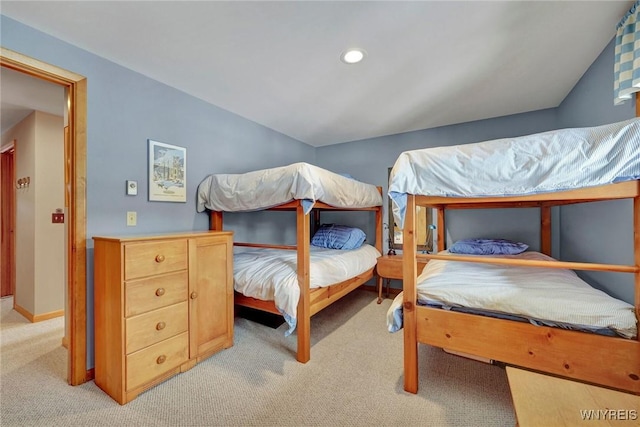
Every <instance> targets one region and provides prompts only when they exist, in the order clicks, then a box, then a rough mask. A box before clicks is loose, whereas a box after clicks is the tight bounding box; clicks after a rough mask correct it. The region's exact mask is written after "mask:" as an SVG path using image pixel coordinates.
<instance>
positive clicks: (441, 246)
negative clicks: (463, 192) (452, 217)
mask: <svg viewBox="0 0 640 427" xmlns="http://www.w3.org/2000/svg"><path fill="white" fill-rule="evenodd" d="M437 210H438V216H437V219H436V221H437V225H436V227H437V230H436V231H437V233H438V250H437V251H436V252H440V251H444V250H445V249H446V241H445V239H446V235H447V233H445V229H444V206H438V207H437Z"/></svg>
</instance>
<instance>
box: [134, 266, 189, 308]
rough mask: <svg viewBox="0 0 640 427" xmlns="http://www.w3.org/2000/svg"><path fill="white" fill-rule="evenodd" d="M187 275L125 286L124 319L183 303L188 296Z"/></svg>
mask: <svg viewBox="0 0 640 427" xmlns="http://www.w3.org/2000/svg"><path fill="white" fill-rule="evenodd" d="M188 288H189V273H188V272H187V271H180V272H178V273H173V274H166V275H162V276H157V277H150V278H148V279H142V280H134V281H131V282H127V283H126V284H125V301H124V315H125V317H130V316H135V315H136V314H141V313H146V312H147V311H151V310H155V309H157V308H161V307H166V306H169V305H172V304H175V303H178V302H180V301H185V300H186V299H187V295H188V292H189V291H188Z"/></svg>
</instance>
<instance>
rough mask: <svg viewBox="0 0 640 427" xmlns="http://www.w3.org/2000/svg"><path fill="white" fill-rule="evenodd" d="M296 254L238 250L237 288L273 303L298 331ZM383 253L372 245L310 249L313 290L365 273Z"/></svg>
mask: <svg viewBox="0 0 640 427" xmlns="http://www.w3.org/2000/svg"><path fill="white" fill-rule="evenodd" d="M297 256H298V255H297V252H296V251H295V250H288V249H271V248H251V247H235V248H234V255H233V277H234V289H235V290H236V292H239V293H241V294H243V295H245V296H248V297H252V298H256V299H260V300H263V301H273V302H274V303H275V306H276V308H277V309H278V311H280V313H281V314H282V316H283V317H284V319H285V320H286V321H287V324H288V326H289V328H288V330H287V331H286V332H285V335H290V334H291V333H292V332H293V331H294V330H295V328H296V324H297V308H298V301H299V300H300V287H299V285H298V275H297ZM379 256H380V252H379V251H378V250H377V249H376V248H375V247H373V246H371V245H369V244H363V245H362V246H360V247H359V248H357V249H352V250H343V249H327V248H321V247H317V246H311V247H310V259H309V270H310V271H309V276H310V287H311V289H315V288H321V287H327V286H331V285H333V284H336V283H340V282H343V281H345V280H348V279H351V278H353V277H355V276H357V275H358V274H362V273H364V272H366V271H367V270H369V269H371V268H373V267H374V266H375V265H376V262H377V259H378V257H379Z"/></svg>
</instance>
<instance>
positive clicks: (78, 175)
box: [0, 47, 92, 385]
mask: <svg viewBox="0 0 640 427" xmlns="http://www.w3.org/2000/svg"><path fill="white" fill-rule="evenodd" d="M0 66H2V67H7V68H10V69H13V70H15V71H19V72H22V73H26V74H28V75H30V76H33V77H36V78H39V79H44V80H47V81H49V82H52V83H56V84H59V85H61V86H63V87H64V88H65V89H66V94H67V113H68V127H69V129H68V150H65V167H66V168H68V173H69V176H68V182H67V183H66V184H65V185H66V187H67V188H66V189H65V191H68V194H69V200H68V205H67V206H66V210H67V218H68V224H69V225H68V227H67V236H66V251H67V259H68V262H67V302H66V310H65V316H67V317H68V319H67V320H66V325H67V326H66V327H65V340H66V343H67V346H68V348H67V350H68V370H67V373H68V377H67V381H68V382H69V384H71V385H79V384H82V383H84V382H86V381H88V380H90V379H92V373H91V371H88V370H87V325H86V317H87V316H86V284H87V275H86V222H87V218H86V150H87V138H86V129H87V80H86V78H84V77H83V76H81V75H78V74H75V73H73V72H70V71H67V70H64V69H62V68H58V67H56V66H53V65H50V64H47V63H45V62H41V61H38V60H36V59H33V58H30V57H28V56H25V55H22V54H20V53H17V52H14V51H11V50H9V49H5V48H3V47H0Z"/></svg>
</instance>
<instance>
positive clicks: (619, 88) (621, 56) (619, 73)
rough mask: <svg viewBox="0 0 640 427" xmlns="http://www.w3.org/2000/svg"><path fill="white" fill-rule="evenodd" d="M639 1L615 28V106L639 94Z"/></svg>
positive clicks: (639, 0)
mask: <svg viewBox="0 0 640 427" xmlns="http://www.w3.org/2000/svg"><path fill="white" fill-rule="evenodd" d="M639 13H640V0H638V1H636V2H635V4H634V5H633V7H632V8H631V9H630V10H629V12H627V13H626V14H625V15H624V17H623V18H622V20H621V21H620V23H619V24H618V26H617V28H616V48H615V58H614V64H613V74H614V82H613V91H614V99H613V103H614V104H615V105H620V104H622V103H623V102H625V101H626V100H628V99H631V97H632V95H633V94H634V93H635V92H640V22H639V21H640V16H638V14H639Z"/></svg>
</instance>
